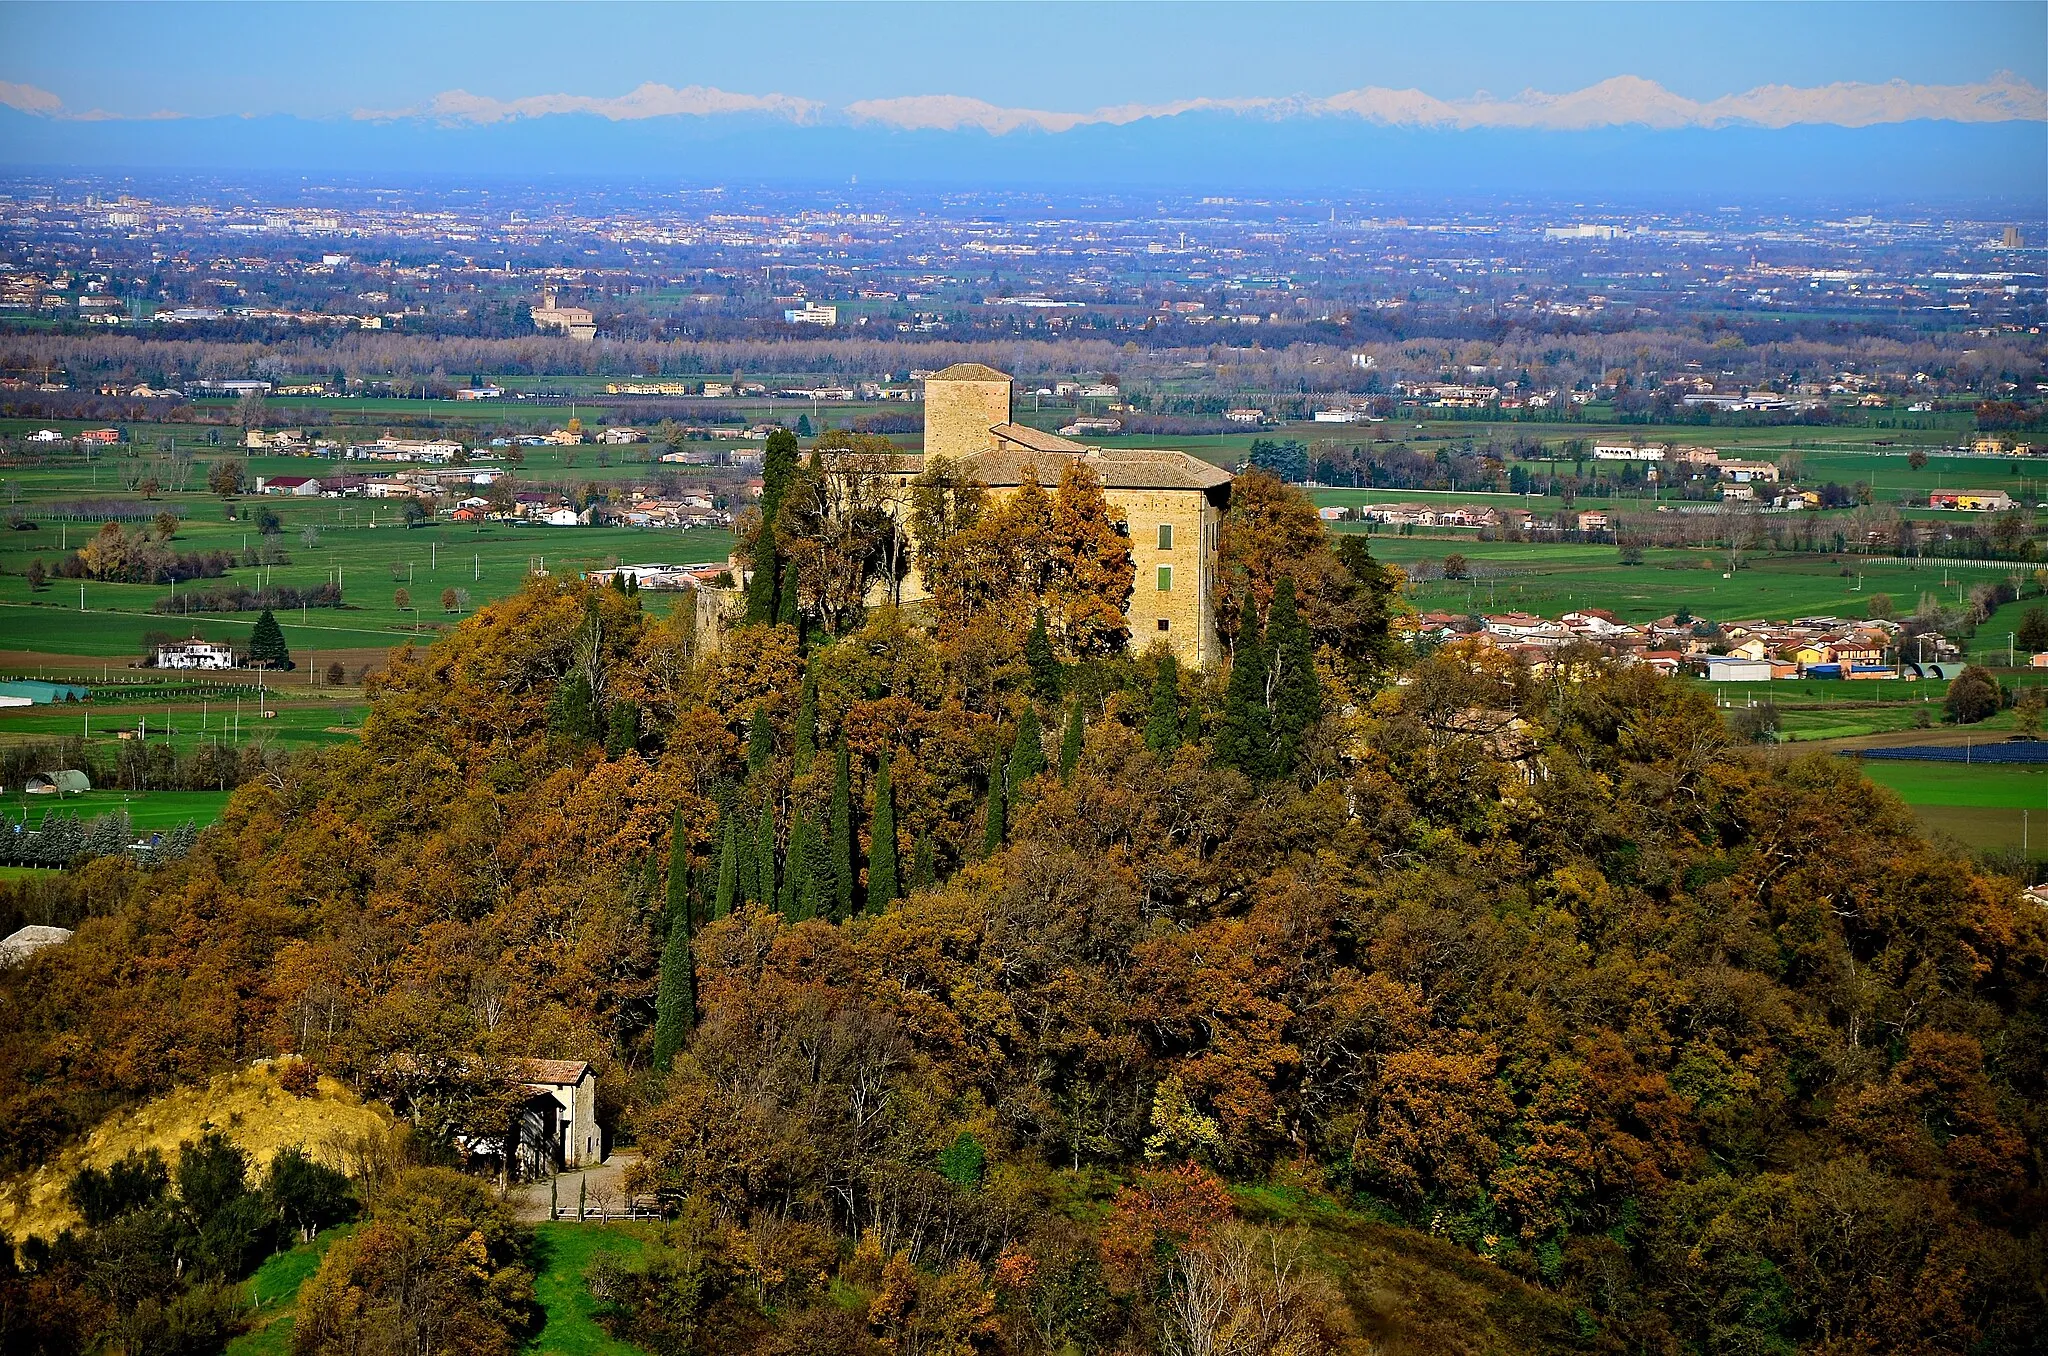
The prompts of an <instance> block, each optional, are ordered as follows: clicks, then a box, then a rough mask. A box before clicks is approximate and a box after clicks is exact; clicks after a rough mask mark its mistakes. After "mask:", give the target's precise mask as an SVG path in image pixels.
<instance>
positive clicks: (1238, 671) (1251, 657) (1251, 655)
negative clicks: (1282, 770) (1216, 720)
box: [1216, 593, 1272, 778]
mask: <svg viewBox="0 0 2048 1356" xmlns="http://www.w3.org/2000/svg"><path fill="white" fill-rule="evenodd" d="M1271 739H1272V723H1271V720H1270V718H1269V713H1268V712H1267V710H1266V648H1265V644H1264V641H1263V640H1262V638H1261V636H1260V634H1259V609H1258V607H1257V605H1256V604H1254V603H1253V602H1252V598H1251V595H1250V594H1249V593H1247V594H1246V595H1245V600H1244V614H1243V616H1242V618H1241V619H1240V620H1239V622H1238V626H1237V652H1236V653H1235V654H1234V655H1233V656H1232V657H1231V661H1230V685H1229V687H1228V688H1226V689H1225V691H1224V697H1223V722H1222V724H1221V725H1219V726H1218V727H1217V729H1216V761H1217V763H1218V764H1219V765H1221V766H1223V767H1231V768H1236V769H1237V770H1238V771H1239V772H1242V773H1243V774H1244V775H1245V776H1247V777H1254V778H1257V777H1263V776H1265V774H1266V756H1267V752H1268V748H1269V745H1270V744H1271Z"/></svg>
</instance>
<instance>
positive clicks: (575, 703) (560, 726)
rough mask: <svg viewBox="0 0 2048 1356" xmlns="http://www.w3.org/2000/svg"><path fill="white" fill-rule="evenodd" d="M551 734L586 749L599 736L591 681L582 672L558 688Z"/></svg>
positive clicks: (549, 725) (550, 728) (553, 708)
mask: <svg viewBox="0 0 2048 1356" xmlns="http://www.w3.org/2000/svg"><path fill="white" fill-rule="evenodd" d="M548 733H549V734H551V735H554V736H556V737H557V738H559V739H564V740H567V741H568V742H570V743H571V744H575V745H577V746H579V747H580V746H582V745H584V744H588V743H589V742H590V741H591V740H592V739H593V738H595V737H596V735H597V713H596V712H594V711H593V710H592V709H591V701H590V680H589V679H588V678H586V677H584V676H583V673H582V671H581V670H580V669H579V670H578V671H577V672H575V673H572V674H569V675H568V676H567V677H565V678H563V679H562V681H561V682H560V683H559V684H557V685H556V687H555V700H554V704H553V706H552V707H550V709H549V711H548Z"/></svg>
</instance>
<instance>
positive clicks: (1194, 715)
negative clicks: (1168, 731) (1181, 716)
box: [1180, 701, 1202, 746]
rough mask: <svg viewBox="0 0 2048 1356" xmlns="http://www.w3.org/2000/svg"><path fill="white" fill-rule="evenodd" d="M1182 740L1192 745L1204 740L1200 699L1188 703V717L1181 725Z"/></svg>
mask: <svg viewBox="0 0 2048 1356" xmlns="http://www.w3.org/2000/svg"><path fill="white" fill-rule="evenodd" d="M1180 742H1181V743H1183V744H1187V745H1191V746H1192V745H1195V744H1199V743H1201V742H1202V703H1201V702H1200V701H1191V702H1189V703H1188V714H1187V719H1185V720H1183V721H1182V722H1181V725H1180Z"/></svg>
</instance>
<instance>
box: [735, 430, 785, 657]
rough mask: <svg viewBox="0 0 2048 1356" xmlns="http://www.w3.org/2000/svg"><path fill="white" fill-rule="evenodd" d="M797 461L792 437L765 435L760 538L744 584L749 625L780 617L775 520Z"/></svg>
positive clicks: (778, 433)
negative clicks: (751, 569) (745, 586)
mask: <svg viewBox="0 0 2048 1356" xmlns="http://www.w3.org/2000/svg"><path fill="white" fill-rule="evenodd" d="M796 459H797V446H796V435H795V434H793V433H791V432H790V431H789V430H788V429H786V428H783V429H777V430H775V432H773V433H771V434H769V435H768V444H767V446H766V447H765V448H764V449H763V450H762V454H761V537H760V543H759V545H758V546H757V547H756V548H755V553H754V554H755V559H754V577H753V579H752V580H750V581H749V582H748V584H747V624H748V625H750V626H751V625H755V624H758V623H762V622H772V621H775V620H776V619H777V618H778V617H779V616H780V615H781V609H780V608H779V607H778V606H777V598H776V594H777V592H778V591H779V590H778V588H777V586H778V585H779V584H780V583H781V579H782V556H781V553H779V552H778V551H777V550H776V549H775V518H776V514H777V512H778V511H779V510H780V509H781V507H782V497H783V495H784V494H785V493H786V492H787V491H788V489H789V480H790V477H791V476H793V475H795V474H796Z"/></svg>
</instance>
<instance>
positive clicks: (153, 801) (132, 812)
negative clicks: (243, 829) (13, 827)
mask: <svg viewBox="0 0 2048 1356" xmlns="http://www.w3.org/2000/svg"><path fill="white" fill-rule="evenodd" d="M232 794H233V793H232V792H229V791H88V792H86V793H85V794H84V795H82V796H28V795H23V794H22V793H21V789H20V788H19V787H9V788H7V794H6V795H5V796H4V797H0V807H4V809H5V811H6V814H7V817H8V818H9V819H12V820H14V821H16V822H17V823H24V822H25V823H27V824H29V825H30V826H34V825H36V824H39V823H41V822H42V818H43V815H44V814H45V813H47V812H49V811H52V810H54V811H56V812H57V813H59V814H75V815H77V816H78V817H79V818H80V819H91V818H93V817H95V816H97V815H104V814H111V813H113V812H114V811H116V810H126V811H127V812H128V820H129V823H130V824H131V825H132V826H133V827H134V829H135V831H136V832H137V833H147V832H150V831H152V830H156V829H175V828H177V827H178V825H180V824H183V823H185V822H186V821H187V820H190V821H191V822H192V823H194V824H196V825H198V826H199V827H200V828H205V827H206V826H207V825H208V824H211V823H212V822H213V821H214V820H216V819H219V818H220V812H221V810H222V809H223V808H225V807H226V805H227V803H228V797H229V796H230V795H232Z"/></svg>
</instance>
